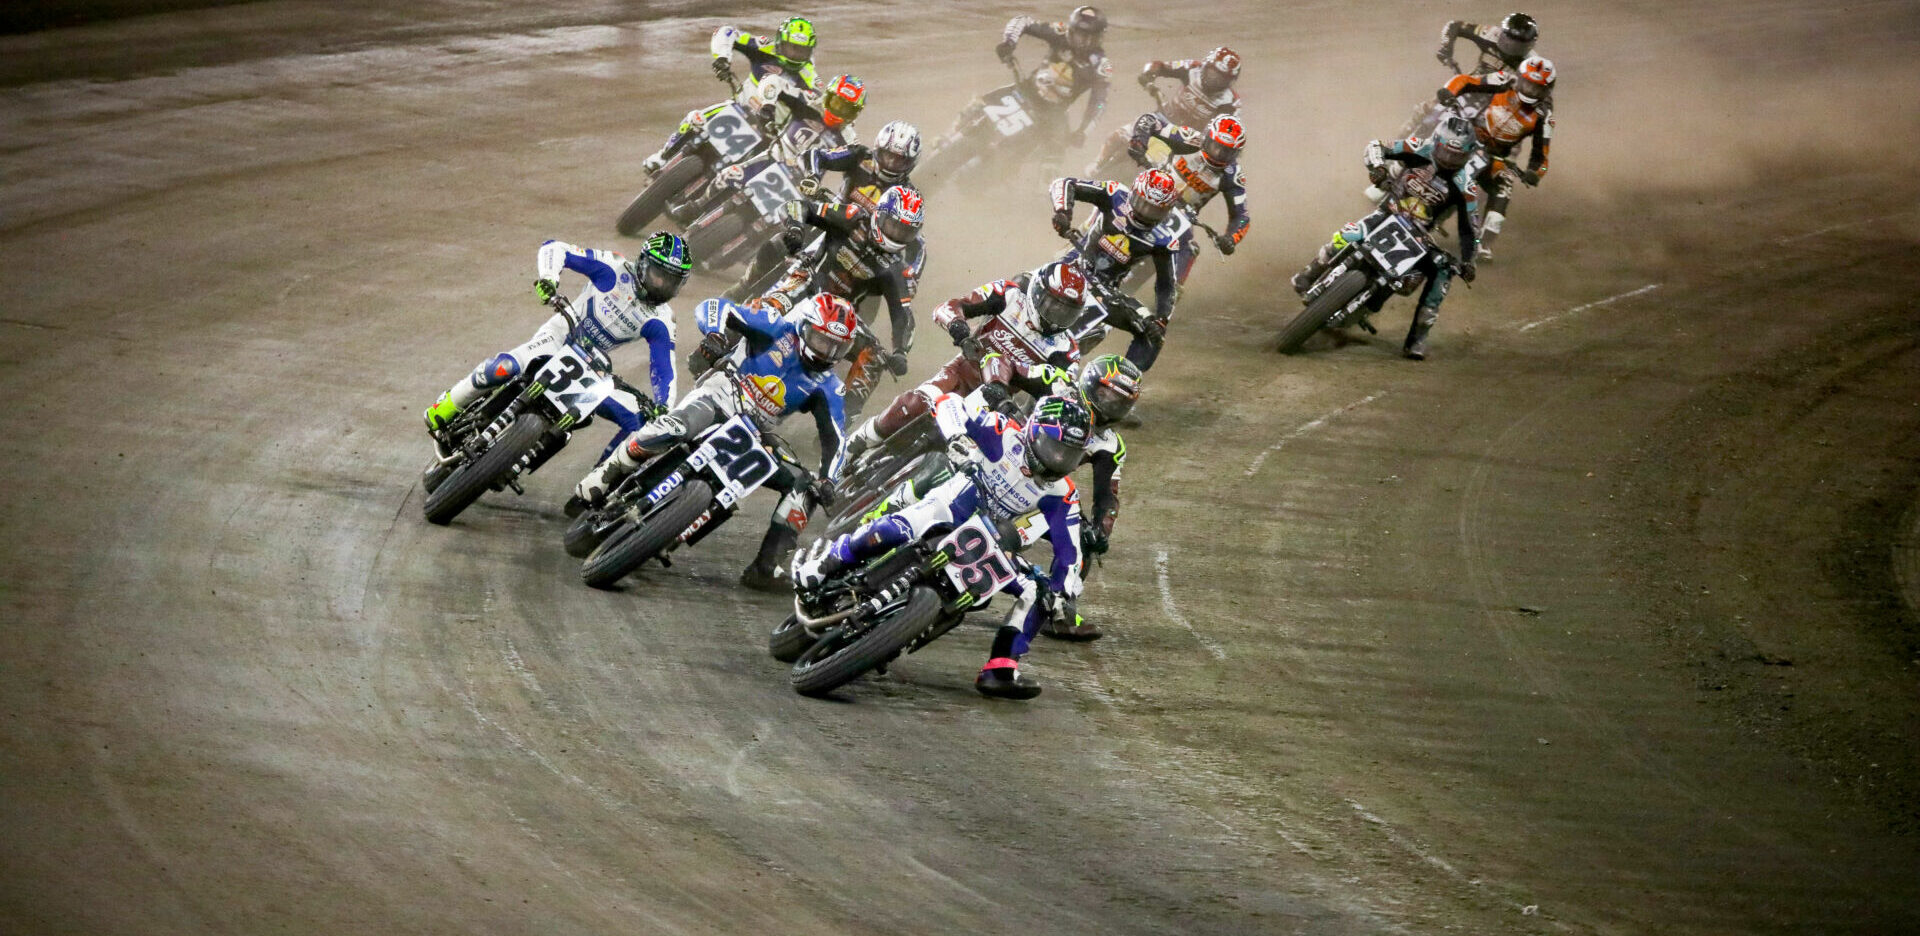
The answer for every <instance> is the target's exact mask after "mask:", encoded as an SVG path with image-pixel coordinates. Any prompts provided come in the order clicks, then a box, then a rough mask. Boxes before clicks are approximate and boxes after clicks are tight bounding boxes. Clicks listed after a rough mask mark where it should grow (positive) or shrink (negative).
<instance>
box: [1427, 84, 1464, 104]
mask: <svg viewBox="0 0 1920 936" xmlns="http://www.w3.org/2000/svg"><path fill="white" fill-rule="evenodd" d="M1433 99H1434V100H1436V101H1439V102H1440V106H1441V107H1452V106H1453V105H1455V104H1457V103H1459V101H1460V99H1459V98H1458V97H1455V96H1454V93H1453V92H1452V91H1448V90H1447V89H1446V88H1441V89H1440V90H1438V91H1435V92H1434V93H1433Z"/></svg>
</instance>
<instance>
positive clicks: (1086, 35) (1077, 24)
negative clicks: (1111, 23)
mask: <svg viewBox="0 0 1920 936" xmlns="http://www.w3.org/2000/svg"><path fill="white" fill-rule="evenodd" d="M1106 32H1107V14H1105V13H1102V12H1100V10H1099V9H1098V8H1096V7H1090V6H1083V7H1074V8H1073V12H1072V13H1069V14H1067V45H1069V46H1071V47H1073V49H1074V50H1075V51H1081V52H1083V51H1086V50H1088V49H1096V48H1099V46H1100V37H1101V36H1104V35H1106Z"/></svg>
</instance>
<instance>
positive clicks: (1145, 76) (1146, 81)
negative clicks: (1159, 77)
mask: <svg viewBox="0 0 1920 936" xmlns="http://www.w3.org/2000/svg"><path fill="white" fill-rule="evenodd" d="M1134 80H1135V81H1138V82H1140V87H1142V88H1151V87H1153V73H1152V72H1144V71H1143V72H1141V73H1140V77H1138V78H1135V79H1134Z"/></svg>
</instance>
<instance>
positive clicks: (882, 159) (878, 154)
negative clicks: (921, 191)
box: [873, 149, 914, 179]
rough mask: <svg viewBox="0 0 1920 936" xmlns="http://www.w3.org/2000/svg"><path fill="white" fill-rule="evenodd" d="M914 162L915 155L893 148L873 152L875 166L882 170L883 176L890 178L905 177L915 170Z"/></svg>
mask: <svg viewBox="0 0 1920 936" xmlns="http://www.w3.org/2000/svg"><path fill="white" fill-rule="evenodd" d="M913 162H914V160H913V157H911V156H908V155H907V154H905V153H896V152H894V151H893V150H887V149H883V150H877V151H875V152H874V154H873V164H874V166H875V167H876V168H878V169H879V170H880V175H881V176H883V177H885V178H888V179H899V178H904V177H905V176H906V174H907V173H909V172H912V171H913Z"/></svg>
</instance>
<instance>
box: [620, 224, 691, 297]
mask: <svg viewBox="0 0 1920 936" xmlns="http://www.w3.org/2000/svg"><path fill="white" fill-rule="evenodd" d="M627 267H628V269H629V272H630V273H631V274H632V276H633V282H634V287H635V288H636V289H638V290H639V291H640V295H641V296H642V297H644V298H645V299H646V300H647V301H648V302H653V303H660V302H666V301H667V300H669V299H672V298H673V297H674V296H677V295H679V294H680V287H681V286H684V285H686V283H687V276H688V275H689V274H691V273H692V272H693V252H692V251H690V250H688V249H687V242H686V241H684V240H681V239H680V235H678V234H669V233H667V232H666V231H655V232H653V234H652V235H651V236H649V237H648V238H647V243H646V246H644V247H642V248H641V249H640V259H638V260H634V261H631V262H629V263H628V264H627Z"/></svg>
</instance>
